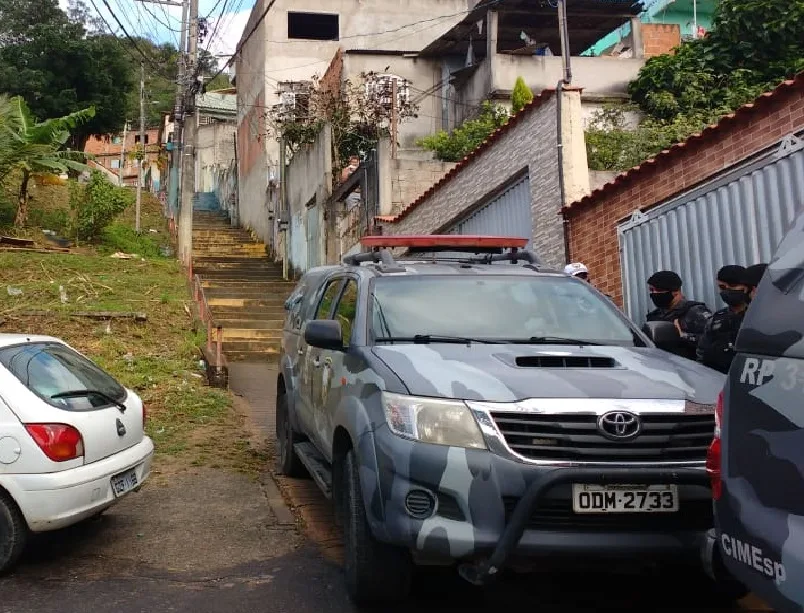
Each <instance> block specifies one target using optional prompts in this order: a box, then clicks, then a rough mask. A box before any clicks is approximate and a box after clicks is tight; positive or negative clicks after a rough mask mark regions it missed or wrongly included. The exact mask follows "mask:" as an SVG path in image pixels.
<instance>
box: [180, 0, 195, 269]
mask: <svg viewBox="0 0 804 613" xmlns="http://www.w3.org/2000/svg"><path fill="white" fill-rule="evenodd" d="M187 47H188V51H189V56H190V58H189V62H188V66H189V71H188V73H189V78H188V79H187V81H188V85H189V86H190V91H189V92H188V99H187V100H186V101H185V108H186V107H188V106H190V107H193V106H194V102H195V101H194V100H193V99H192V96H194V95H195V94H193V93H192V92H193V91H194V89H193V84H194V83H193V82H194V81H195V79H196V76H197V75H196V72H197V66H198V0H190V33H189V38H188V39H187ZM190 136H191V139H192V143H189V142H188V141H190V140H191V139H190V138H188V135H187V126H186V125H185V126H184V131H183V134H182V142H183V146H182V149H183V151H182V156H181V157H182V162H181V165H182V171H181V172H182V177H181V204H180V209H179V257H180V259H181V262H182V264H184V265H185V266H186V267H187V269H188V270H190V269H191V266H192V257H193V195H194V192H195V167H194V166H195V164H194V159H195V145H196V141H197V140H198V129H197V125H196V126H193V130H192V134H191V135H190Z"/></svg>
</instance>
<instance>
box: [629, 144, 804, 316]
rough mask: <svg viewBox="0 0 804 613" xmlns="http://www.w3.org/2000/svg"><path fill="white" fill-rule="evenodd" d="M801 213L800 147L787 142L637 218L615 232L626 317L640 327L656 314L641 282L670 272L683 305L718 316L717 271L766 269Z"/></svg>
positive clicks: (803, 158) (803, 153) (803, 159)
mask: <svg viewBox="0 0 804 613" xmlns="http://www.w3.org/2000/svg"><path fill="white" fill-rule="evenodd" d="M802 208H804V141H803V140H801V139H799V138H796V137H795V136H792V135H791V136H788V137H786V138H785V139H784V140H783V141H782V142H781V144H780V145H779V146H778V147H774V148H773V149H772V150H769V151H767V152H765V153H764V154H762V155H761V157H760V158H759V159H756V160H753V161H751V162H750V163H748V164H747V165H743V166H741V167H740V168H737V169H734V170H732V171H730V172H727V173H725V174H723V175H721V176H719V177H717V178H715V179H712V180H711V181H709V182H708V183H706V184H705V185H702V186H701V187H699V188H697V189H695V190H693V191H691V192H688V193H686V194H683V195H682V196H679V197H677V198H674V199H673V200H670V201H668V202H666V203H664V204H661V205H659V206H657V207H655V208H653V209H651V210H649V211H648V212H646V213H639V212H637V213H635V214H634V215H633V216H632V217H631V218H630V219H629V220H628V221H626V222H623V223H622V224H620V226H619V227H618V229H617V232H618V236H619V240H620V259H621V262H622V280H623V293H624V302H625V308H626V312H627V313H628V315H629V317H630V318H631V319H633V320H634V321H636V322H638V323H640V324H641V323H642V322H643V321H644V320H645V315H646V313H647V312H648V311H650V310H652V309H653V308H654V307H653V304H652V303H650V304H649V299H648V289H647V285H646V280H647V278H648V277H649V276H650V275H651V274H653V273H654V272H656V271H657V270H675V271H676V272H677V273H678V274H679V275H681V278H682V279H683V280H684V288H683V289H684V294H685V295H686V296H687V297H688V298H691V299H695V300H701V301H704V302H706V304H707V305H708V306H709V308H711V309H712V310H716V309H720V308H722V307H723V306H724V305H723V303H722V301H721V300H720V297H719V296H718V294H717V289H716V283H715V275H716V274H717V270H718V269H719V268H720V267H721V266H723V265H724V264H741V265H743V266H750V265H752V264H757V263H760V262H768V261H769V259H770V257H771V256H772V255H773V251H774V250H775V249H776V246H777V245H778V244H779V241H781V239H782V238H783V236H784V233H785V231H786V230H787V229H788V227H789V226H790V224H791V223H792V221H793V220H794V219H795V217H796V213H797V212H798V211H800V210H801V209H802Z"/></svg>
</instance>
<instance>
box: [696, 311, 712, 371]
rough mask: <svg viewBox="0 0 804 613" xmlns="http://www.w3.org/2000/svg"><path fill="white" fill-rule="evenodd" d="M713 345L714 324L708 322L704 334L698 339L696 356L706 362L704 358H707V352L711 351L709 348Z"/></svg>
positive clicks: (700, 360)
mask: <svg viewBox="0 0 804 613" xmlns="http://www.w3.org/2000/svg"><path fill="white" fill-rule="evenodd" d="M711 346H712V324H711V322H709V321H708V322H707V323H706V326H705V328H704V331H703V334H701V336H700V338H699V339H698V346H697V347H696V349H695V357H696V359H697V360H698V361H699V362H701V363H702V364H704V363H705V362H704V360H705V359H706V354H707V353H708V352H709V348H710V347H711Z"/></svg>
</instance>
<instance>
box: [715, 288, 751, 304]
mask: <svg viewBox="0 0 804 613" xmlns="http://www.w3.org/2000/svg"><path fill="white" fill-rule="evenodd" d="M720 298H721V299H722V300H723V302H725V303H726V304H728V305H729V306H730V307H736V306H740V305H741V304H745V303H747V302H748V301H749V297H748V294H747V293H746V292H744V291H743V290H741V289H724V290H721V292H720Z"/></svg>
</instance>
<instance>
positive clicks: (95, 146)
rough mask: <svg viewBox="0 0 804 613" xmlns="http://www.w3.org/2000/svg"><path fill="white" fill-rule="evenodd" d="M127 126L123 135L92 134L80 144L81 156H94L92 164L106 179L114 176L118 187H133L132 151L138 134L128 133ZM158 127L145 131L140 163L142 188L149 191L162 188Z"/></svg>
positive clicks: (134, 181)
mask: <svg viewBox="0 0 804 613" xmlns="http://www.w3.org/2000/svg"><path fill="white" fill-rule="evenodd" d="M132 127H133V126H131V125H130V124H129V126H128V127H127V128H128V129H126V130H125V132H119V133H117V134H94V135H92V136H90V137H89V139H88V140H87V142H86V145H84V153H88V154H91V155H92V156H93V157H94V164H93V165H96V166H98V167H99V168H98V169H99V170H101V169H102V170H103V171H105V172H106V174H107V175H109V176H115V177H117V181H118V182H119V183H120V184H122V185H127V186H130V187H135V186H136V185H137V173H138V166H137V159H136V158H135V156H134V153H135V151H137V150H138V149H139V148H140V147H141V144H140V133H139V131H135V130H132V129H131V128H132ZM160 139H161V128H153V127H151V128H147V129H146V130H145V143H144V147H145V160H144V162H143V175H142V186H143V187H145V188H146V189H148V190H150V191H152V192H154V193H155V192H158V191H160V190H161V189H163V185H162V170H163V168H164V167H163V163H162V162H163V160H162V158H163V155H162V151H163V148H162V145H161V140H160ZM121 175H122V180H121Z"/></svg>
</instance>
